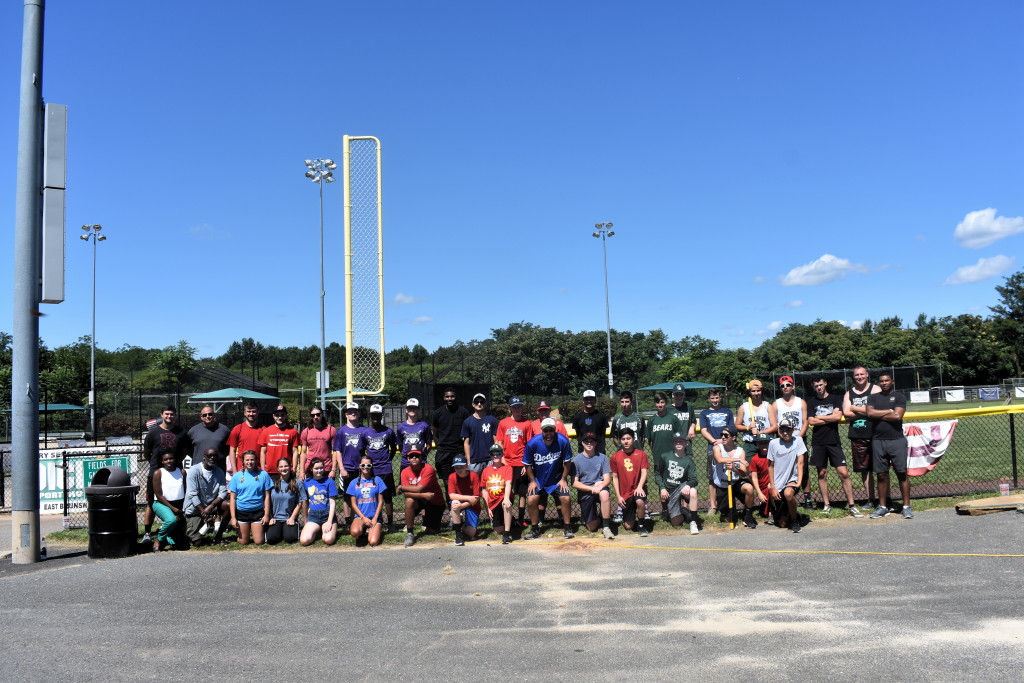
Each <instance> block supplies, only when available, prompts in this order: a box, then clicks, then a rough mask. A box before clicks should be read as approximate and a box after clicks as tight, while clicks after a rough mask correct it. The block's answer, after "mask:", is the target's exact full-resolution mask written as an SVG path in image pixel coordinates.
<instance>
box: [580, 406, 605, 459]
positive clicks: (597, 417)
mask: <svg viewBox="0 0 1024 683" xmlns="http://www.w3.org/2000/svg"><path fill="white" fill-rule="evenodd" d="M572 428H573V429H574V430H575V431H576V447H577V448H578V449H579V452H580V453H582V452H583V443H582V442H581V441H580V439H581V438H582V437H583V435H584V434H594V435H595V436H597V445H598V451H600V452H601V453H603V452H604V438H605V436H606V435H607V434H608V418H607V417H605V414H604V413H602V412H601V411H600V410H595V411H594V412H592V413H588V412H586V411H583V410H581V411H580V412H578V413H576V417H574V418H572Z"/></svg>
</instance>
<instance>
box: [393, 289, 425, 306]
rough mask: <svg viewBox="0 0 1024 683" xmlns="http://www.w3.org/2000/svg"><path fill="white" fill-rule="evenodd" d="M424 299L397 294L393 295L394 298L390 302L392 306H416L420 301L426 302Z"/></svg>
mask: <svg viewBox="0 0 1024 683" xmlns="http://www.w3.org/2000/svg"><path fill="white" fill-rule="evenodd" d="M426 300H427V299H426V297H422V296H411V295H409V294H403V293H402V292H399V293H398V294H395V298H394V299H392V300H391V305H392V306H407V305H409V304H418V303H420V302H421V301H426Z"/></svg>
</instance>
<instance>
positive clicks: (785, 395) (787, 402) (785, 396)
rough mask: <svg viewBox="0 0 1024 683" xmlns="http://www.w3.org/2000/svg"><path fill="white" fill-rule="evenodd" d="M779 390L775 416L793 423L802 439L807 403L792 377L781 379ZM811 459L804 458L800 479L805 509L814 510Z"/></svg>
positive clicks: (805, 424) (797, 434)
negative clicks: (809, 473)
mask: <svg viewBox="0 0 1024 683" xmlns="http://www.w3.org/2000/svg"><path fill="white" fill-rule="evenodd" d="M779 390H780V391H781V392H782V396H780V397H779V398H777V399H775V416H776V418H777V419H778V420H779V421H780V422H781V421H782V420H784V419H788V420H789V421H790V422H792V423H793V434H794V435H795V436H799V437H800V438H801V439H802V438H804V436H805V435H806V434H807V426H808V425H807V403H806V402H805V401H804V400H803V399H802V398H800V397H799V396H797V395H796V393H795V390H796V382H794V381H793V377H792V376H790V375H783V376H782V377H780V378H779ZM809 462H810V461H809V458H804V464H803V467H804V471H803V473H802V475H801V477H800V479H801V481H802V482H803V487H804V507H805V508H807V509H808V510H813V509H814V500H813V499H812V498H811V478H810V477H809V476H808V465H809Z"/></svg>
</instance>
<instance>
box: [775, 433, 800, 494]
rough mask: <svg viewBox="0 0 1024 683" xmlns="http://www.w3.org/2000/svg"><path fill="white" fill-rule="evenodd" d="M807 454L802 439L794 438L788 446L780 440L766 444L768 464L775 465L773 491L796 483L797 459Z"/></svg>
mask: <svg viewBox="0 0 1024 683" xmlns="http://www.w3.org/2000/svg"><path fill="white" fill-rule="evenodd" d="M805 453H807V446H806V445H804V440H803V438H801V437H799V436H794V437H793V440H792V441H790V442H789V443H788V444H787V443H785V442H783V440H782V439H772V440H771V441H769V442H768V462H772V463H775V490H776V491H782V489H784V488H786V485H787V484H795V483H796V474H797V472H796V462H797V460H796V459H797V457H799V456H801V455H804V454H805Z"/></svg>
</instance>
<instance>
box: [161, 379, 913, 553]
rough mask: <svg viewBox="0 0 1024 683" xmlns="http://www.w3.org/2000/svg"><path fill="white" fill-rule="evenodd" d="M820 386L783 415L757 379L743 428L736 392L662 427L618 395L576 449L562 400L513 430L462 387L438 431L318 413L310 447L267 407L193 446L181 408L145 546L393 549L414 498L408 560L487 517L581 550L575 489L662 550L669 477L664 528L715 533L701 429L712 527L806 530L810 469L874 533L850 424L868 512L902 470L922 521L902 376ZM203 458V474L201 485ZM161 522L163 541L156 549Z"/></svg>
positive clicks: (588, 424)
mask: <svg viewBox="0 0 1024 683" xmlns="http://www.w3.org/2000/svg"><path fill="white" fill-rule="evenodd" d="M812 384H813V387H814V391H815V396H813V397H810V398H808V399H806V400H805V399H803V398H800V397H798V396H796V395H795V393H794V388H795V386H794V385H795V383H794V381H793V378H792V377H789V376H784V377H782V378H781V379H780V381H779V387H780V392H781V396H780V398H778V399H776V400H775V401H774V402H769V401H766V400H764V398H763V397H762V392H763V386H762V384H761V382H760V381H759V380H751V381H750V382H748V383H747V385H746V390H747V399H746V400H745V401H744V403H743V404H741V405H740V406H739V407H738V409H737V411H736V413H735V414H734V413H733V411H731V410H729V409H728V408H725V407H723V406H722V402H723V395H722V393H721V391H720V390H718V389H712V390H711V391H710V392H709V393H708V403H709V407H708V408H707V409H705V410H703V411H702V412H701V413H700V414H699V416H696V415H695V414H694V411H693V409H692V407H691V406H690V404H689V403H688V402H686V400H685V388H684V386H683V385H682V384H678V385H676V386H675V387H674V388H673V390H672V392H671V397H670V396H669V395H668V394H666V393H663V392H656V393H655V394H654V407H655V412H654V414H653V415H652V416H650V417H648V418H644V417H643V416H642V415H641V414H640V413H639V411H638V410H637V409H636V406H635V403H634V399H633V395H632V394H631V393H630V392H628V391H625V392H622V394H621V395H620V396H619V405H620V407H621V412H619V413H618V414H616V415H615V416H614V417H613V418H611V419H609V418H608V417H606V416H605V415H604V414H603V413H601V411H600V410H598V409H597V407H596V394H595V392H594V391H592V390H588V391H585V392H584V393H583V396H582V399H583V408H582V410H580V412H579V413H578V414H576V415H575V416H574V417H573V420H572V423H571V424H572V427H573V429H574V431H575V436H576V444H575V446H573V444H572V443H571V441H570V439H569V436H568V433H569V432H568V430H567V428H566V425H565V423H563V422H562V421H561V420H559V419H557V418H555V417H552V416H551V406H550V405H548V403H547V402H546V401H540V403H539V405H538V406H537V418H536V419H534V420H530V419H528V418H527V417H526V416H525V405H524V403H523V401H522V400H521V399H520V398H519V397H516V396H513V397H511V398H510V399H509V401H508V405H509V412H510V415H509V416H508V417H505V418H504V419H502V420H498V419H497V418H495V417H494V416H492V415H489V414H488V399H487V397H486V396H484V395H483V394H480V393H478V394H476V395H474V396H473V398H472V406H473V411H472V412H470V411H468V410H467V409H466V408H464V407H462V406H460V405H458V402H457V398H456V393H455V390H454V389H451V388H449V389H446V390H445V392H444V394H443V399H444V402H443V404H442V405H441V406H440V407H439V408H437V409H436V410H435V411H433V412H432V413H431V414H430V415H429V416H427V418H426V419H423V416H421V415H420V404H419V400H418V399H416V398H410V399H409V400H408V401H407V402H406V406H405V409H406V420H405V421H403V422H402V423H400V424H398V425H397V426H395V427H394V428H391V427H390V426H387V425H385V424H384V421H383V413H384V411H383V408H382V407H381V406H380V405H373V406H371V407H370V409H369V411H368V414H369V418H370V420H369V425H365V426H364V425H362V424H361V420H360V408H359V405H358V404H356V403H347V404H345V406H344V408H343V414H344V424H342V425H341V426H340V427H338V428H335V427H333V426H332V425H330V424H329V423H328V422H327V420H326V416H325V415H324V414H323V410H322V409H321V408H320V407H315V406H314V407H313V408H311V409H310V411H309V423H308V425H307V426H306V427H305V428H304V429H303V430H302V431H301V432H299V431H298V430H297V429H296V428H295V427H293V426H292V425H291V424H290V423H289V421H288V412H287V409H286V408H285V406H283V405H279V406H277V408H276V409H275V410H274V411H273V418H274V423H273V424H272V425H270V426H267V427H262V428H261V427H259V426H258V425H257V419H258V414H259V412H258V407H257V406H256V405H255V404H254V403H247V404H245V405H244V406H243V416H244V420H243V422H242V423H241V424H239V425H237V426H235V427H234V428H233V429H228V428H227V427H226V426H224V425H221V424H219V423H218V422H217V419H216V414H215V412H214V410H213V408H212V407H211V406H204V407H203V408H202V410H201V412H200V419H201V422H200V424H198V425H196V426H195V427H193V428H192V429H191V430H189V431H188V432H185V431H184V430H183V429H182V428H181V427H180V426H179V425H177V424H176V412H175V410H174V409H173V407H170V406H168V407H167V408H165V409H164V410H163V411H162V413H161V420H160V422H159V423H158V424H157V425H155V426H154V427H153V428H152V429H151V430H150V431H149V432H148V433H147V435H146V438H145V441H144V457H146V458H147V459H149V461H150V464H151V472H152V475H151V477H150V479H149V484H148V486H147V499H148V503H149V505H148V507H147V510H146V515H145V518H144V522H145V535H144V536H143V542H144V543H150V542H151V543H152V544H153V548H154V550H161V549H164V548H166V547H167V546H169V545H174V544H176V543H177V542H178V539H180V538H182V537H184V538H186V539H188V542H190V543H192V544H202V543H203V542H205V539H206V537H207V535H208V534H210V533H211V532H212V534H213V537H212V541H211V542H213V543H221V544H224V543H225V541H224V538H223V535H224V532H225V531H226V530H227V528H232V529H234V530H236V531H237V534H238V542H239V543H241V544H243V545H244V544H248V543H250V542H253V543H257V544H260V543H264V542H266V543H270V544H274V543H280V542H286V543H295V542H298V543H301V544H303V545H309V544H311V543H313V542H315V541H316V540H317V539H322V540H323V541H324V542H325V543H327V544H333V543H335V542H336V540H337V538H338V534H339V533H340V531H341V529H343V528H346V527H347V529H348V532H349V533H350V534H351V535H352V536H353V537H354V538H355V539H356V540H357V542H359V543H365V544H367V545H377V544H379V543H380V542H381V540H382V538H383V535H384V534H385V533H389V532H394V531H397V526H396V521H395V516H394V504H393V501H394V496H395V495H397V494H401V495H402V496H403V498H404V513H405V515H404V522H405V528H404V531H405V545H406V546H410V545H413V544H414V543H415V542H416V536H415V533H414V527H413V525H414V523H415V520H416V519H417V518H418V517H419V516H420V515H421V514H422V515H423V526H424V527H425V530H426V532H427V533H437V532H439V531H440V529H441V524H442V518H443V516H444V513H445V512H446V511H447V512H449V515H450V523H451V527H452V530H453V532H454V536H455V543H456V545H462V544H464V543H465V542H466V540H468V539H472V538H473V537H474V536H475V535H476V533H477V528H478V525H479V521H480V519H481V517H484V518H488V519H490V521H491V523H492V525H493V528H494V530H495V532H497V533H499V534H501V539H502V543H506V544H507V543H510V542H512V540H513V534H514V532H517V533H522V538H524V539H532V538H537V537H539V536H540V533H541V532H540V524H541V520H542V519H543V517H544V516H545V511H546V509H547V506H548V504H549V503H553V504H554V506H555V507H556V508H557V510H558V512H559V513H560V517H561V521H562V526H563V534H564V536H565V538H573V535H574V534H573V527H572V524H571V521H572V518H571V511H572V507H571V501H572V498H571V496H572V492H573V490H575V491H576V497H577V501H578V503H579V508H580V522H581V523H582V524H583V525H584V526H586V528H587V529H589V530H590V531H592V532H596V531H597V530H598V529H600V530H601V533H602V534H603V535H604V537H605V538H608V539H611V538H614V537H615V535H616V531H615V529H616V528H617V527H615V526H613V523H614V524H616V525H618V524H621V526H622V527H624V528H625V529H626V530H629V531H633V532H635V533H636V534H638V535H640V536H646V535H647V534H648V526H649V520H650V519H651V512H652V507H655V506H651V505H650V504H649V496H648V486H649V483H650V474H651V471H652V470H653V474H654V484H655V487H656V491H657V493H656V494H655V495H657V496H658V498H659V500H660V503H661V505H660V508H661V514H662V517H663V518H664V519H665V520H667V521H669V522H670V523H671V524H672V525H673V526H676V527H680V526H688V528H689V531H690V533H691V534H698V533H700V529H701V526H702V524H701V522H702V520H701V518H700V517H699V516H698V488H697V466H696V463H695V461H694V458H693V455H692V452H691V441H692V439H693V438H694V436H695V433H697V430H698V427H699V433H700V435H701V436H702V437H703V439H704V440H705V441H706V445H707V468H706V476H707V477H708V485H709V491H708V492H709V499H710V501H711V503H710V506H709V514H715V513H716V512H720V513H721V515H722V518H723V519H726V518H730V519H733V517H731V515H734V514H735V512H736V510H737V509H738V508H739V507H740V506H739V504H742V513H743V524H744V525H745V526H747V527H749V528H754V527H756V526H757V521H756V520H755V518H754V513H755V511H758V510H759V511H760V514H761V516H762V517H763V518H767V519H768V520H769V521H770V523H773V524H775V525H777V526H779V527H783V528H789V529H791V530H792V531H794V532H799V531H800V529H801V519H802V518H801V515H800V514H799V513H798V498H799V496H800V495H801V493H802V495H803V497H804V505H805V506H809V505H813V501H812V500H811V496H810V489H809V487H810V477H809V476H808V473H809V464H813V465H814V467H815V469H816V472H817V475H818V485H819V490H820V492H821V496H822V499H823V503H824V504H823V508H822V511H823V512H829V511H831V503H830V499H829V492H828V485H827V475H828V467H829V465H831V466H832V467H833V468H835V470H836V472H837V474H838V476H839V478H840V481H841V483H842V486H843V491H844V493H845V494H846V498H847V510H848V512H849V514H851V515H852V516H854V517H863V513H861V511H860V510H859V508H858V507H857V506H856V504H855V502H854V498H853V490H852V484H851V481H850V474H849V471H848V468H847V464H846V455H845V454H844V452H843V450H842V448H841V447H840V442H839V436H838V430H839V423H840V422H841V421H842V420H843V418H844V417H845V418H846V420H847V421H848V422H849V438H850V442H851V454H850V455H851V459H852V461H853V468H854V471H855V472H858V473H860V474H861V475H862V476H863V477H864V483H865V487H866V488H867V489H868V490H869V497H870V495H871V493H870V491H871V487H872V481H871V475H872V474H874V476H875V478H876V479H877V488H878V505H877V507H876V508H875V510H874V511H873V512H872V513H871V517H872V518H873V519H875V518H878V517H882V516H885V515H886V514H888V513H889V508H888V500H887V499H888V495H889V470H890V468H891V469H893V470H895V472H896V476H897V479H898V481H899V485H900V490H901V493H902V495H903V508H902V514H903V516H904V517H906V518H908V519H909V518H912V517H913V512H912V510H911V507H910V485H909V480H908V479H907V475H906V451H907V449H906V440H905V438H904V437H903V430H902V418H903V414H904V412H905V410H906V398H905V397H904V396H903V394H901V393H900V392H898V391H895V389H894V387H893V381H892V377H891V376H890V375H887V374H884V373H883V374H881V375H880V376H879V377H878V384H877V385H875V384H872V383H871V381H870V378H869V375H868V372H867V370H866V369H865V368H863V367H857V368H855V369H854V371H853V386H852V387H851V388H850V389H849V390H848V391H846V392H845V393H844V394H843V395H841V396H833V395H832V394H831V393H830V392H829V387H828V382H827V381H826V379H825V378H824V377H815V378H814V379H813V382H812ZM808 429H811V430H812V432H811V433H812V437H811V453H810V458H809V459H808V458H807V452H808V449H807V446H806V443H805V436H806V434H807V432H808ZM606 436H610V437H611V440H612V443H613V444H614V448H615V450H614V453H613V454H612V456H611V457H609V456H607V455H606V454H605V453H606V451H607V450H611V449H610V448H608V449H606V448H605V438H606ZM432 451H433V454H434V458H433V464H430V462H429V456H430V454H431V452H432ZM188 456H190V457H191V459H192V463H191V467H188V468H187V472H185V471H184V470H183V464H185V460H186V457H188ZM396 456H400V466H399V473H398V478H397V480H396V477H395V473H394V460H395V457H396ZM339 493H340V494H341V501H340V503H339V502H338V501H337V498H338V497H339ZM613 496H614V498H613ZM157 517H158V518H159V519H160V520H161V526H160V528H159V529H158V531H157V532H156V534H155V535H153V534H152V526H153V524H154V522H155V518H157Z"/></svg>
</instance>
